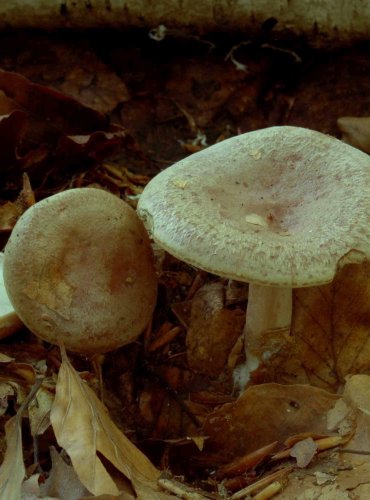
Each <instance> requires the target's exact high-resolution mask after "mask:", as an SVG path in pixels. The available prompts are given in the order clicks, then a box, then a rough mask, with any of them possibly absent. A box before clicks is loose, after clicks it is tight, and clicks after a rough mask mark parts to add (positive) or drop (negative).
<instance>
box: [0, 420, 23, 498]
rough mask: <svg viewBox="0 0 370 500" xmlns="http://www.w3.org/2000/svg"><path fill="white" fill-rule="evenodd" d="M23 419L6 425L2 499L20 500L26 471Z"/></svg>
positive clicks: (0, 483)
mask: <svg viewBox="0 0 370 500" xmlns="http://www.w3.org/2000/svg"><path fill="white" fill-rule="evenodd" d="M21 421H22V419H21V418H19V417H17V416H15V417H12V418H11V419H9V420H8V421H7V423H6V424H5V436H6V444H7V448H6V452H5V456H4V461H3V463H2V464H1V467H0V498H4V499H5V498H6V499H8V500H19V499H20V498H21V488H22V483H23V479H24V477H25V475H26V469H25V467H24V463H23V446H22V427H21Z"/></svg>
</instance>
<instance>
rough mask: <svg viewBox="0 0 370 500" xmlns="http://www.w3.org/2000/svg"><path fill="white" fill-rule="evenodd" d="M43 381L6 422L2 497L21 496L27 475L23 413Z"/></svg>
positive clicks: (0, 469) (14, 499)
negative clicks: (24, 455)
mask: <svg viewBox="0 0 370 500" xmlns="http://www.w3.org/2000/svg"><path fill="white" fill-rule="evenodd" d="M41 383H42V379H41V378H39V379H38V380H37V381H36V383H35V385H34V386H33V388H32V389H31V391H30V393H29V394H28V396H27V397H26V399H25V400H24V401H23V403H22V405H21V406H20V408H19V410H18V412H17V414H16V415H15V416H14V417H12V418H10V419H9V420H8V421H7V423H6V424H5V436H6V444H7V448H6V451H5V455H4V460H3V463H2V464H1V467H0V498H1V499H4V500H5V499H6V500H19V499H20V498H21V491H22V483H23V479H24V477H25V475H26V469H25V467H24V463H23V446H22V415H23V412H24V411H25V409H26V408H27V407H28V405H29V403H30V401H32V399H33V398H34V396H35V394H36V393H37V391H38V389H39V387H40V385H41Z"/></svg>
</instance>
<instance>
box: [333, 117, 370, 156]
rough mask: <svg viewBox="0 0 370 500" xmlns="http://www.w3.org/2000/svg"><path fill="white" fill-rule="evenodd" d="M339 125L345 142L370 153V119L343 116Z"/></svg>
mask: <svg viewBox="0 0 370 500" xmlns="http://www.w3.org/2000/svg"><path fill="white" fill-rule="evenodd" d="M337 124H338V127H339V130H340V131H341V132H342V140H343V141H344V142H347V143H348V144H351V146H354V147H355V148H358V149H362V151H365V153H370V117H368V116H361V117H355V116H343V117H341V118H338V120H337Z"/></svg>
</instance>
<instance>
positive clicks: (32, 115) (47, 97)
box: [0, 70, 127, 190]
mask: <svg viewBox="0 0 370 500" xmlns="http://www.w3.org/2000/svg"><path fill="white" fill-rule="evenodd" d="M0 109H4V110H6V111H7V113H6V114H4V115H2V116H0V157H1V159H2V166H1V171H2V172H3V173H4V174H6V175H2V176H1V184H2V185H3V186H8V187H9V189H13V190H14V187H16V186H17V183H19V178H20V174H21V172H23V171H25V170H27V172H28V173H29V174H30V176H31V178H32V182H33V184H34V186H35V187H36V188H37V187H38V186H39V185H40V184H41V185H43V186H44V185H45V183H47V181H48V179H49V177H50V175H54V176H56V171H60V170H61V169H71V168H72V169H73V168H77V167H79V168H82V166H86V167H90V166H91V165H94V164H96V163H97V162H100V161H101V160H102V159H103V158H105V157H106V156H107V155H110V154H111V153H112V152H113V151H116V150H117V149H119V148H120V147H121V146H122V145H123V143H124V142H125V141H126V139H127V134H126V133H125V131H124V130H123V128H121V127H118V126H114V127H113V126H110V124H109V121H108V119H107V117H106V116H105V115H103V114H102V113H99V112H97V111H95V110H94V109H91V108H88V107H86V106H84V105H82V104H81V103H80V102H78V101H76V100H75V99H73V98H72V97H68V96H66V95H64V94H62V93H60V92H58V91H57V90H54V89H51V88H49V87H45V86H43V85H40V84H36V83H33V82H30V81H29V80H27V78H25V77H23V76H22V75H20V74H17V73H12V72H8V71H4V70H0ZM7 181H8V182H7Z"/></svg>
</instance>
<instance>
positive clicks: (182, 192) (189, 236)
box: [138, 126, 370, 287]
mask: <svg viewBox="0 0 370 500" xmlns="http://www.w3.org/2000/svg"><path fill="white" fill-rule="evenodd" d="M138 214H139V216H140V217H141V218H142V219H143V220H144V223H145V224H146V226H147V229H148V230H149V232H150V233H151V234H152V236H153V238H154V240H155V241H156V242H157V243H158V244H160V245H161V246H162V247H163V248H164V249H165V250H167V251H168V252H169V253H171V254H173V255H174V256H176V257H178V258H179V259H182V260H184V261H186V262H188V263H190V264H193V265H195V266H197V267H199V268H201V269H204V270H206V271H208V272H211V273H215V274H217V275H220V276H225V277H228V278H233V279H236V280H240V281H246V282H252V283H260V284H265V285H271V286H288V287H303V286H313V285H318V284H323V283H327V282H330V281H331V280H332V279H333V277H334V275H335V273H336V269H337V266H338V265H339V261H340V260H341V259H342V258H343V257H348V260H349V261H359V260H363V259H367V258H368V257H369V256H370V224H369V221H370V158H369V156H367V155H366V154H364V153H362V152H360V151H358V150H357V149H355V148H353V147H351V146H349V145H347V144H344V143H342V142H341V141H339V140H337V139H334V138H332V137H328V136H326V135H324V134H321V133H319V132H315V131H313V130H308V129H303V128H298V127H289V126H282V127H271V128H267V129H263V130H257V131H254V132H249V133H246V134H243V135H239V136H236V137H233V138H231V139H228V140H225V141H223V142H221V143H218V144H216V145H214V146H211V147H209V148H207V149H205V150H203V151H201V152H198V153H195V154H193V155H191V156H189V157H187V158H185V159H184V160H182V161H180V162H178V163H177V164H175V165H173V166H171V167H169V168H168V169H166V170H164V171H163V172H161V173H160V174H159V175H157V176H156V177H155V178H154V179H152V181H151V182H150V183H149V184H148V185H147V187H146V188H145V190H144V192H143V194H142V196H141V198H140V201H139V206H138Z"/></svg>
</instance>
